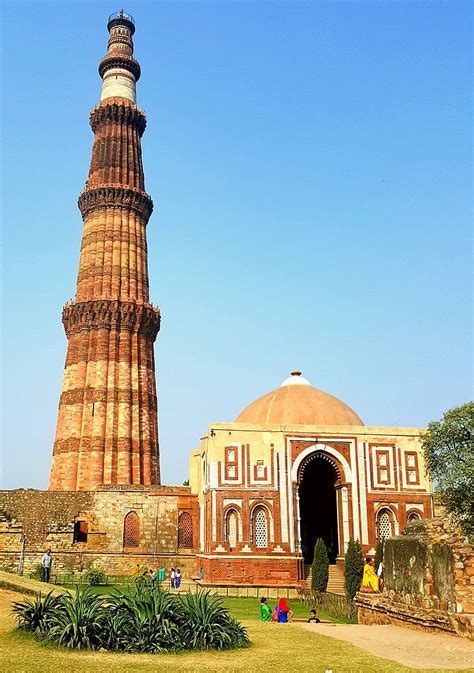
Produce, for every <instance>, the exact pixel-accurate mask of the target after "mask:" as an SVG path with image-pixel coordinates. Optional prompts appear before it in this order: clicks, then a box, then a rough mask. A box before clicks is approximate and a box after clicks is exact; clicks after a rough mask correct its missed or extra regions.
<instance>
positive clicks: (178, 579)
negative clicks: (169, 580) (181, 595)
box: [174, 568, 181, 589]
mask: <svg viewBox="0 0 474 673" xmlns="http://www.w3.org/2000/svg"><path fill="white" fill-rule="evenodd" d="M180 586H181V570H180V569H179V568H178V569H177V570H176V576H175V578H174V587H175V589H179V587H180Z"/></svg>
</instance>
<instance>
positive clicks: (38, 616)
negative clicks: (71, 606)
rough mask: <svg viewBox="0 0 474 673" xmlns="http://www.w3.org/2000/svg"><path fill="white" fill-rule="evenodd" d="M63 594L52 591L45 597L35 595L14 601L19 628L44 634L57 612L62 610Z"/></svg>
mask: <svg viewBox="0 0 474 673" xmlns="http://www.w3.org/2000/svg"><path fill="white" fill-rule="evenodd" d="M61 598H62V596H53V595H52V592H51V591H50V592H49V593H48V594H46V596H45V597H44V598H42V597H41V594H40V595H39V596H34V598H27V599H25V600H24V601H16V602H15V603H13V608H12V610H13V614H14V615H15V617H16V621H17V625H18V628H19V629H23V630H24V631H30V632H31V633H35V634H37V635H42V634H44V633H45V632H46V631H47V630H48V628H49V627H50V626H51V623H52V619H53V616H54V614H55V612H57V611H58V610H61V609H62V607H61Z"/></svg>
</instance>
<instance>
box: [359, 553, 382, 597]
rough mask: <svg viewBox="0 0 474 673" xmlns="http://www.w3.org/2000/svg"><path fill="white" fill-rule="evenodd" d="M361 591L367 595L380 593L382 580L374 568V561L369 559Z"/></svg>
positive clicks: (366, 563)
mask: <svg viewBox="0 0 474 673" xmlns="http://www.w3.org/2000/svg"><path fill="white" fill-rule="evenodd" d="M361 591H364V592H366V593H370V592H373V593H378V592H379V591H380V578H379V577H378V576H377V573H376V572H375V568H374V560H373V559H371V558H369V557H367V558H366V559H365V565H364V575H363V577H362V584H361Z"/></svg>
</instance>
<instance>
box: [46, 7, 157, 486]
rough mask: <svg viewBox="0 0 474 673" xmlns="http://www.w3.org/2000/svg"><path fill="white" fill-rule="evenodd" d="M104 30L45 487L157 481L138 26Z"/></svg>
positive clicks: (119, 23) (126, 20) (116, 17)
mask: <svg viewBox="0 0 474 673" xmlns="http://www.w3.org/2000/svg"><path fill="white" fill-rule="evenodd" d="M107 27H108V30H109V42H108V52H107V55H106V56H105V57H104V58H103V59H102V60H101V62H100V64H99V74H100V76H101V77H102V80H103V82H102V93H101V99H100V104H99V105H98V106H97V107H96V108H94V109H93V110H92V112H91V115H90V124H91V127H92V130H93V132H94V144H93V148H92V160H91V165H90V171H89V177H88V180H87V183H86V187H85V189H84V191H83V192H82V193H81V195H80V197H79V209H80V211H81V214H82V218H83V221H84V228H83V235H82V244H81V253H80V261H79V273H78V277H77V289H76V296H75V298H74V300H73V301H72V302H70V303H69V304H67V305H66V306H65V307H64V309H63V315H62V318H63V324H64V328H65V331H66V335H67V338H68V349H67V356H66V364H65V372H64V381H63V387H62V392H61V397H60V401H59V413H58V422H57V429H56V439H55V442H54V449H53V462H52V468H51V478H50V485H49V488H50V490H91V489H94V488H96V487H97V486H99V485H103V484H105V485H108V484H159V483H160V468H159V450H158V417H157V398H156V384H155V365H154V355H153V343H154V341H155V339H156V336H157V333H158V330H159V327H160V312H159V309H158V308H156V307H154V306H153V305H152V304H151V303H150V302H149V297H148V269H147V241H146V226H147V222H148V219H149V217H150V215H151V212H152V209H153V202H152V200H151V198H150V197H149V196H148V194H147V193H146V192H145V181H144V176H143V166H142V153H141V144H140V138H141V136H142V134H143V132H144V130H145V126H146V119H145V115H144V114H143V112H142V111H141V110H139V109H138V108H137V106H136V93H135V84H136V82H137V80H138V79H139V77H140V65H139V63H138V62H137V61H136V60H135V59H134V58H133V41H132V36H133V34H134V32H135V22H134V20H133V18H132V17H131V16H129V15H128V14H126V13H125V12H123V11H122V12H119V13H117V14H113V15H112V16H111V17H110V19H109V22H108V26H107Z"/></svg>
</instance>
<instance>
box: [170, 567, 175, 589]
mask: <svg viewBox="0 0 474 673" xmlns="http://www.w3.org/2000/svg"><path fill="white" fill-rule="evenodd" d="M175 582H176V570H175V569H174V568H171V574H170V587H171V588H172V589H174V587H175Z"/></svg>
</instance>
